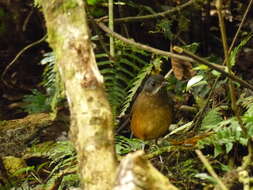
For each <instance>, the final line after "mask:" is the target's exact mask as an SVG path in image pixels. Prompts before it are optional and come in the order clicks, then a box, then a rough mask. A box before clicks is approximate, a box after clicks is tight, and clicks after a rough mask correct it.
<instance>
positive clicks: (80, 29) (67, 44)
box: [41, 0, 116, 190]
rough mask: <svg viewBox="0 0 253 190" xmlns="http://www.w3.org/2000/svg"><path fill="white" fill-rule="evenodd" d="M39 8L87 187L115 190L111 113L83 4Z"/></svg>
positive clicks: (68, 1)
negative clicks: (69, 114) (68, 112)
mask: <svg viewBox="0 0 253 190" xmlns="http://www.w3.org/2000/svg"><path fill="white" fill-rule="evenodd" d="M41 6H42V9H43V13H44V16H45V20H46V25H47V29H48V41H49V43H50V45H51V47H52V48H53V50H54V52H55V54H56V62H57V66H58V69H59V72H60V74H61V77H62V79H63V81H64V84H65V90H66V96H67V99H68V103H69V107H70V112H71V128H70V132H71V139H72V141H73V143H74V144H75V147H76V150H77V155H78V161H79V166H80V174H81V178H82V182H83V186H84V188H85V189H86V190H92V189H96V190H107V189H108V190H111V189H112V186H113V182H114V179H115V169H116V161H115V157H114V156H115V154H114V144H113V125H112V114H111V110H110V107H109V104H108V101H107V99H106V95H105V92H104V85H103V77H102V76H101V75H100V73H99V71H98V68H97V65H96V62H95V56H94V53H93V49H92V46H91V42H90V40H89V29H88V25H87V18H86V13H85V9H84V5H83V0H57V1H54V0H43V1H41Z"/></svg>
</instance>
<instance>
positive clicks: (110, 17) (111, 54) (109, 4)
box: [108, 0, 115, 58]
mask: <svg viewBox="0 0 253 190" xmlns="http://www.w3.org/2000/svg"><path fill="white" fill-rule="evenodd" d="M108 12H109V23H108V24H109V28H110V29H111V30H112V31H114V22H113V0H109V1H108ZM114 56H115V49H114V39H113V37H111V36H110V57H112V58H113V57H114Z"/></svg>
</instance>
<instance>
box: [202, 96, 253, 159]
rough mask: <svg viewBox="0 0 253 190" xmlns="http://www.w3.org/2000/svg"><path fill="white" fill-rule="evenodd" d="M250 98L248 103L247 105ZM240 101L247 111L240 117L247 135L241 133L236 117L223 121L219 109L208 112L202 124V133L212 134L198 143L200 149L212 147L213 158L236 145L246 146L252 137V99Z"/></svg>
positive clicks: (227, 151)
mask: <svg viewBox="0 0 253 190" xmlns="http://www.w3.org/2000/svg"><path fill="white" fill-rule="evenodd" d="M249 98H250V103H249ZM249 98H245V99H240V101H246V102H247V104H248V105H247V110H246V112H245V113H244V114H243V115H242V116H241V117H242V120H243V124H244V126H245V127H246V129H247V135H246V136H245V134H244V133H243V131H242V129H241V127H240V125H239V123H238V121H237V119H236V117H231V118H228V119H226V120H224V119H223V118H222V117H221V113H220V112H219V111H220V109H219V108H216V109H213V110H211V111H209V112H208V113H207V115H206V117H205V118H204V120H203V122H202V126H201V129H202V130H203V131H211V132H213V133H214V134H213V135H211V136H210V137H208V138H205V139H203V140H201V141H199V145H200V146H201V147H203V146H205V145H213V146H214V156H215V157H216V156H218V155H220V154H224V153H226V154H227V153H229V152H230V151H231V150H232V148H233V147H234V145H235V144H236V143H239V144H241V145H243V146H246V145H247V143H248V140H249V139H250V138H251V136H252V135H253V129H252V124H253V99H252V97H249Z"/></svg>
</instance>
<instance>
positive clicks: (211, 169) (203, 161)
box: [195, 150, 228, 190]
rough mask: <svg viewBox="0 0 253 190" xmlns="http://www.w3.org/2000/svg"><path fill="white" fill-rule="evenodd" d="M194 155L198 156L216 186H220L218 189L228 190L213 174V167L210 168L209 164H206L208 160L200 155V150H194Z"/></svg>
mask: <svg viewBox="0 0 253 190" xmlns="http://www.w3.org/2000/svg"><path fill="white" fill-rule="evenodd" d="M195 152H196V154H197V155H198V157H199V159H200V160H201V162H202V163H203V164H204V166H205V167H206V169H207V171H208V172H209V174H210V175H211V176H212V177H213V178H214V179H215V180H216V181H217V183H218V185H219V186H220V188H221V189H222V190H228V188H227V187H226V186H225V185H224V183H223V182H222V181H221V180H220V178H219V177H218V175H217V174H216V173H215V171H214V169H213V167H212V166H211V164H210V163H209V162H208V160H207V159H206V157H205V156H204V155H203V154H202V152H201V151H200V150H195Z"/></svg>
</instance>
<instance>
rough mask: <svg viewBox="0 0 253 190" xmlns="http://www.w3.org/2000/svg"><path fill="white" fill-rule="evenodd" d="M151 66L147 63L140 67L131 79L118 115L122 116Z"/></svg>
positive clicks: (149, 71)
mask: <svg viewBox="0 0 253 190" xmlns="http://www.w3.org/2000/svg"><path fill="white" fill-rule="evenodd" d="M152 68H153V65H152V64H147V65H146V66H145V67H143V68H142V69H141V71H140V72H139V74H138V75H137V76H136V77H135V78H134V79H133V80H132V82H131V84H130V85H129V87H128V92H127V93H128V94H127V96H126V98H125V99H124V102H123V103H122V109H121V111H120V116H123V115H124V114H125V112H126V111H127V109H128V108H129V106H130V103H131V101H132V99H133V97H134V95H135V94H136V92H137V90H138V88H139V87H140V86H141V84H142V81H143V80H144V78H145V77H146V76H147V75H149V74H150V73H151V70H152Z"/></svg>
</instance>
